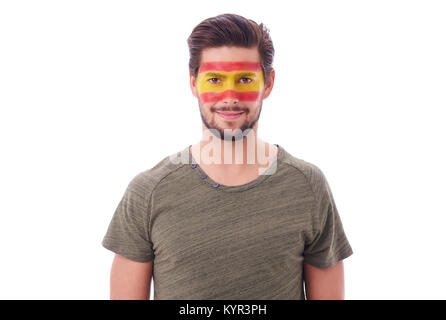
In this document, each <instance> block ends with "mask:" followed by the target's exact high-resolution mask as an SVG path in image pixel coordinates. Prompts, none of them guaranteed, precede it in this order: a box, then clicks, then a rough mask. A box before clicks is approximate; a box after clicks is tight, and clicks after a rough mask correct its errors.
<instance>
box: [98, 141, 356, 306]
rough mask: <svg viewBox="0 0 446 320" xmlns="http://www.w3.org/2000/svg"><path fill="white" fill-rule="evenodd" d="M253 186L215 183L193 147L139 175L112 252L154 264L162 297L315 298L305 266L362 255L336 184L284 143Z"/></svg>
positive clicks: (109, 244)
mask: <svg viewBox="0 0 446 320" xmlns="http://www.w3.org/2000/svg"><path fill="white" fill-rule="evenodd" d="M276 146H277V147H278V149H279V153H278V155H277V159H276V161H274V163H273V164H271V165H270V167H269V169H268V170H267V171H266V172H265V173H264V174H262V175H260V176H258V178H256V179H255V180H252V181H250V182H248V183H246V184H242V185H238V186H226V185H222V184H219V183H218V181H213V180H212V179H211V178H210V177H208V176H207V175H206V173H205V172H204V171H203V170H202V169H201V167H200V165H199V164H198V165H197V162H196V160H195V159H194V157H193V156H192V154H191V152H190V149H189V147H190V146H188V147H186V148H184V149H183V150H182V151H179V152H178V153H175V154H172V155H170V156H167V157H165V158H164V159H162V160H161V161H160V162H159V163H158V164H157V165H155V166H154V167H152V168H150V169H148V170H146V171H143V172H141V173H139V174H137V175H136V176H135V177H134V178H133V179H132V180H131V181H130V183H129V185H128V186H127V189H126V191H125V193H124V195H123V197H122V199H121V201H120V202H119V205H118V206H117V209H116V211H115V212H114V215H113V217H112V219H111V222H110V224H109V226H108V230H107V232H106V234H105V237H104V239H103V241H102V245H103V246H104V247H105V248H107V249H109V250H111V251H113V252H115V253H117V254H119V255H121V256H123V257H126V258H128V259H131V260H134V261H138V262H149V261H153V281H154V299H156V300H158V299H178V300H184V299H194V300H215V299H222V300H228V299H237V300H241V299H249V300H251V299H255V300H259V299H268V300H272V299H300V300H303V299H305V295H304V288H303V277H302V271H303V265H302V264H303V262H304V261H305V262H306V263H309V264H311V265H313V266H316V267H319V268H328V267H331V266H333V265H335V264H336V263H337V262H338V261H340V260H342V259H345V258H347V257H348V256H350V255H351V254H353V251H352V248H351V246H350V244H349V241H348V240H347V237H346V234H345V232H344V229H343V225H342V222H341V219H340V216H339V214H338V211H337V209H336V204H335V202H334V199H333V195H332V193H331V190H330V187H329V185H328V182H327V180H326V178H325V176H324V174H323V173H322V171H321V170H320V169H319V168H318V167H317V166H316V165H314V164H312V163H309V162H306V161H304V160H302V159H299V158H296V157H294V156H292V155H291V154H289V153H288V152H287V151H286V150H285V149H284V148H283V147H282V146H279V145H278V144H276Z"/></svg>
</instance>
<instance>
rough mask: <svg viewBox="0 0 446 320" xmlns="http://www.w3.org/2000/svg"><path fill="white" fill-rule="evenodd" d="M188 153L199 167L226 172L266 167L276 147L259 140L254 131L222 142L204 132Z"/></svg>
mask: <svg viewBox="0 0 446 320" xmlns="http://www.w3.org/2000/svg"><path fill="white" fill-rule="evenodd" d="M203 133H205V131H203ZM190 151H191V152H192V155H193V156H194V158H195V159H196V160H197V161H198V162H199V163H200V164H201V165H204V166H210V167H214V168H219V169H226V170H246V169H247V168H248V167H249V168H250V169H255V168H258V167H260V166H266V167H268V166H269V164H270V163H271V162H272V161H274V160H275V159H276V158H275V157H276V155H277V147H276V146H274V145H273V144H269V143H267V142H265V141H263V140H262V139H260V138H259V137H258V136H257V131H256V130H254V129H253V130H251V131H250V133H249V134H248V135H247V136H244V137H243V138H241V139H239V140H237V141H226V140H222V139H219V138H218V137H215V136H213V135H212V133H211V134H210V135H209V133H208V132H206V134H203V137H202V139H201V140H200V142H199V143H197V144H195V145H193V146H192V150H190Z"/></svg>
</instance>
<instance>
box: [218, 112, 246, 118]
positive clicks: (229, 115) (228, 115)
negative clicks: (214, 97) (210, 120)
mask: <svg viewBox="0 0 446 320" xmlns="http://www.w3.org/2000/svg"><path fill="white" fill-rule="evenodd" d="M217 114H218V115H219V116H220V117H222V118H223V119H226V120H233V119H237V118H239V117H240V116H241V115H242V114H243V111H242V112H218V111H217Z"/></svg>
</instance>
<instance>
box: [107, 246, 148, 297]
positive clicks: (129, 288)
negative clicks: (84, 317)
mask: <svg viewBox="0 0 446 320" xmlns="http://www.w3.org/2000/svg"><path fill="white" fill-rule="evenodd" d="M152 264H153V261H152V262H136V261H133V260H129V259H127V258H125V257H123V256H120V255H118V254H115V258H114V260H113V264H112V268H111V274H110V299H111V300H149V299H150V282H151V278H152Z"/></svg>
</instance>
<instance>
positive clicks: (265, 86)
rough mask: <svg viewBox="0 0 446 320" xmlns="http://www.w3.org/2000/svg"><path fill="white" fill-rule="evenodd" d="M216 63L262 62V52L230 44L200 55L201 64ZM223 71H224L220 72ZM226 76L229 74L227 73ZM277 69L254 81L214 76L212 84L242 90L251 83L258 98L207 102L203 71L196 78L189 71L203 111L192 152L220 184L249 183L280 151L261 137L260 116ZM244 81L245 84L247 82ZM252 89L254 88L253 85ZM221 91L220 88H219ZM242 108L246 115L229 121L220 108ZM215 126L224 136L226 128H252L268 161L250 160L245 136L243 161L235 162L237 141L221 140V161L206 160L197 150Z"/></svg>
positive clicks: (208, 49)
mask: <svg viewBox="0 0 446 320" xmlns="http://www.w3.org/2000/svg"><path fill="white" fill-rule="evenodd" d="M213 62H230V63H231V62H232V63H260V55H259V52H258V50H257V48H242V47H229V46H223V47H218V48H206V49H204V50H203V51H202V55H201V64H200V69H201V66H203V65H206V64H207V63H213ZM236 71H239V72H242V71H245V70H244V69H243V68H241V69H240V70H236ZM220 72H221V71H220ZM226 75H227V74H226ZM274 78H275V70H274V69H272V71H271V73H270V75H269V77H268V79H263V77H262V76H257V77H255V78H254V83H252V82H251V83H249V82H248V81H247V80H246V79H239V78H237V77H236V76H235V75H233V74H231V75H230V76H228V77H227V78H226V79H219V80H218V81H217V79H212V80H211V81H210V84H212V83H217V82H220V83H221V84H222V85H223V86H224V87H225V88H232V89H234V90H236V91H243V90H244V89H243V86H244V85H246V86H251V87H253V88H254V89H253V90H258V91H259V97H258V99H256V100H254V101H240V100H238V99H237V97H236V96H235V95H234V96H228V97H225V98H224V99H221V100H218V101H212V102H206V101H204V100H203V99H201V96H200V95H201V94H202V93H203V92H202V91H203V90H201V88H203V87H205V85H204V83H205V82H204V81H203V80H206V79H202V78H201V77H200V73H199V74H198V75H197V77H194V76H193V75H192V73H191V72H189V80H190V81H189V82H190V88H191V91H192V94H193V95H194V96H195V97H196V98H197V100H198V106H199V110H200V115H201V118H202V132H203V135H202V139H201V140H200V141H199V142H198V143H196V144H194V145H193V146H192V148H191V150H190V151H191V153H192V155H193V156H194V158H195V159H197V161H199V162H200V164H199V165H200V167H201V169H202V170H203V171H204V172H206V174H207V175H208V176H209V177H210V178H211V179H212V180H214V181H218V182H219V183H220V184H223V185H227V186H236V185H241V184H245V183H248V182H250V181H252V180H255V179H256V178H257V177H258V176H259V175H260V174H259V169H261V168H263V169H266V168H267V167H269V165H270V164H271V163H272V162H273V161H274V160H275V158H276V157H277V154H278V149H277V147H276V146H274V145H272V144H270V143H268V142H266V141H263V140H262V139H260V138H259V137H258V134H257V132H258V123H259V122H258V119H259V117H260V113H261V109H262V103H263V100H264V99H266V98H267V97H268V96H269V95H270V93H271V90H272V88H273V86H274ZM244 83H245V84H244ZM210 84H209V82H208V83H207V84H206V86H207V87H206V89H208V90H209V89H210V87H211V85H210ZM251 89H252V88H251ZM216 91H218V89H217V90H216ZM219 110H220V111H243V112H244V114H243V115H242V116H241V117H240V118H238V119H236V120H231V121H227V120H225V119H223V118H221V117H220V116H219V115H218V114H217V111H219ZM211 128H212V129H215V130H217V131H219V132H220V134H221V137H223V134H224V129H231V130H235V129H240V130H241V131H244V130H245V129H251V130H252V133H253V137H254V140H255V148H256V149H257V148H263V150H265V153H266V154H265V156H266V158H267V163H266V164H264V163H261V161H260V160H259V159H257V157H255V158H256V161H255V163H248V160H247V159H248V144H247V139H245V138H243V142H242V143H243V147H242V149H243V152H242V154H243V158H242V159H240V162H241V163H236V160H235V155H236V142H235V141H232V140H229V141H226V140H223V139H221V141H220V142H221V149H220V155H221V157H220V164H218V163H211V164H205V163H203V158H202V154H201V153H200V152H197V151H196V150H203V148H204V146H206V145H207V144H209V142H208V140H209V139H207V138H206V135H205V131H207V130H208V129H211ZM225 150H230V154H231V155H230V156H228V157H229V158H230V159H232V161H231V163H229V164H228V163H224V158H225Z"/></svg>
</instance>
